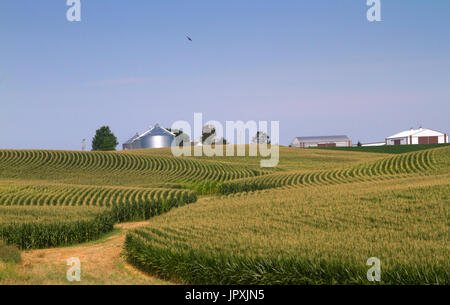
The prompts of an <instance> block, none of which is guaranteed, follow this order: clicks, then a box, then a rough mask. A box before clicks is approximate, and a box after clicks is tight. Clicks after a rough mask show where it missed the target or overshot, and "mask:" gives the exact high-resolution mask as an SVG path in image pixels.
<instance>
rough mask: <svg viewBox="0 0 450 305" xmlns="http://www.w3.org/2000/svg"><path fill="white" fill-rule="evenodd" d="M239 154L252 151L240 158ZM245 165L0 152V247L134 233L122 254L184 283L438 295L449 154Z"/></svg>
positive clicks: (445, 265) (303, 155)
mask: <svg viewBox="0 0 450 305" xmlns="http://www.w3.org/2000/svg"><path fill="white" fill-rule="evenodd" d="M246 149H247V150H248V147H246ZM259 160H260V159H259V158H252V157H212V158H209V157H180V158H176V157H173V156H172V155H171V152H170V150H169V149H153V150H136V151H131V152H73V151H38V150H0V239H3V241H5V242H7V243H10V244H15V245H17V246H19V247H20V248H22V249H31V248H49V247H56V246H60V245H70V244H76V243H82V242H86V241H92V240H96V239H98V238H100V237H101V236H102V235H104V234H105V233H107V232H110V231H111V230H112V229H113V226H114V224H117V223H121V222H127V221H139V220H146V219H149V221H148V223H147V224H146V225H145V226H143V227H139V228H137V229H136V230H133V231H130V232H129V233H128V234H127V237H126V240H125V245H124V249H125V252H124V253H125V256H126V258H127V259H128V261H129V262H130V263H132V264H133V265H135V266H137V267H138V268H140V269H141V270H143V271H145V272H148V273H149V274H152V275H156V276H158V277H160V278H163V279H166V280H171V281H174V282H181V283H190V284H343V283H346V284H349V283H350V284H353V283H359V284H361V283H363V284H364V283H367V279H366V278H365V277H366V272H367V266H366V265H365V263H366V260H367V258H369V257H372V256H375V257H378V258H380V260H381V261H382V264H383V283H395V284H418V283H427V284H444V283H445V284H448V283H449V282H450V279H449V273H448V270H450V269H449V267H450V266H449V260H448V253H449V250H450V249H449V246H448V242H447V241H448V229H449V228H448V212H449V204H450V199H449V196H450V183H449V182H450V147H448V146H445V147H444V146H439V147H433V148H431V149H422V150H417V151H410V152H403V153H392V152H391V153H377V152H358V151H342V150H328V149H323V150H321V149H295V148H286V147H281V148H280V163H279V166H278V167H276V168H264V169H261V168H260V167H259Z"/></svg>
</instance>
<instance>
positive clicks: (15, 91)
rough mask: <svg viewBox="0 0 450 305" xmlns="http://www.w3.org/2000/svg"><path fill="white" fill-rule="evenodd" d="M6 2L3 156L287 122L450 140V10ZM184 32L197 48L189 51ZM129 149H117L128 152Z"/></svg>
mask: <svg viewBox="0 0 450 305" xmlns="http://www.w3.org/2000/svg"><path fill="white" fill-rule="evenodd" d="M81 3H82V16H81V18H82V20H81V22H79V23H77V22H74V23H70V22H68V21H67V20H66V11H67V9H68V7H67V6H66V0H40V1H36V0H33V1H32V0H28V1H26V0H1V1H0V148H48V149H80V148H81V140H82V139H83V138H86V139H88V143H89V144H90V141H91V139H92V137H93V135H94V133H95V130H96V129H97V128H98V127H100V126H101V125H109V126H110V127H111V129H112V131H113V132H114V133H115V134H116V136H117V137H118V139H119V142H120V143H122V142H124V141H126V140H127V139H128V138H129V137H131V136H132V135H134V134H135V133H136V131H139V132H143V131H145V130H146V129H147V128H148V126H149V125H153V124H155V123H156V122H159V123H161V125H163V126H170V125H171V124H172V122H173V121H176V120H187V121H192V120H193V113H194V112H203V114H204V119H205V120H218V121H225V120H244V121H247V120H279V121H280V131H281V136H280V139H281V144H289V142H290V141H291V140H292V139H293V138H294V137H295V136H314V135H333V134H346V135H348V136H349V137H350V138H351V139H352V140H353V141H354V142H356V141H358V140H360V141H361V142H372V141H380V140H381V141H383V140H384V138H385V137H387V136H390V135H392V134H394V133H396V132H399V131H401V130H405V129H409V128H410V127H416V128H417V127H418V126H419V125H422V126H423V127H428V128H432V129H437V130H440V131H445V132H447V133H448V132H450V123H449V122H450V121H449V114H450V1H445V0H435V1H425V0H423V1H422V0H409V1H406V0H381V3H382V10H381V14H382V20H383V21H382V22H374V23H369V22H368V21H367V19H366V11H367V9H368V7H367V6H366V0H339V1H336V0H283V1H276V0H271V1H266V0H214V1H212V0H189V1H188V0H184V1H177V0H173V1H167V0H158V1H153V0H134V1H131V0H81ZM186 35H189V36H191V37H192V39H193V41H192V42H190V41H188V40H187V39H186ZM118 148H119V147H118Z"/></svg>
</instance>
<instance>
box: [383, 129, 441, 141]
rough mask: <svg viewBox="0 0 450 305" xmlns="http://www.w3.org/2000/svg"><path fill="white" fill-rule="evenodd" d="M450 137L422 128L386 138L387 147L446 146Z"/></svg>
mask: <svg viewBox="0 0 450 305" xmlns="http://www.w3.org/2000/svg"><path fill="white" fill-rule="evenodd" d="M444 143H448V135H447V134H446V133H444V132H440V131H436V130H432V129H427V128H422V127H420V128H419V129H413V128H411V129H410V130H406V131H402V132H399V133H396V134H395V135H392V136H390V137H388V138H386V145H407V144H444Z"/></svg>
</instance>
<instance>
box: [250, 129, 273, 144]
mask: <svg viewBox="0 0 450 305" xmlns="http://www.w3.org/2000/svg"><path fill="white" fill-rule="evenodd" d="M269 138H270V137H269V136H268V135H267V133H265V132H263V131H258V132H257V133H256V136H254V137H253V139H252V143H253V144H270V140H269Z"/></svg>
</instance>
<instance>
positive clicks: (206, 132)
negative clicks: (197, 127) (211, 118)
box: [202, 127, 216, 145]
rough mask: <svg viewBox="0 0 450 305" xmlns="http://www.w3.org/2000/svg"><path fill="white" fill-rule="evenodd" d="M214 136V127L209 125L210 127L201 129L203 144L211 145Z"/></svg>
mask: <svg viewBox="0 0 450 305" xmlns="http://www.w3.org/2000/svg"><path fill="white" fill-rule="evenodd" d="M215 137H216V128H215V127H211V128H205V127H204V128H203V131H202V143H203V144H204V145H211V144H213V143H214V142H215V141H214V140H215Z"/></svg>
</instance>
